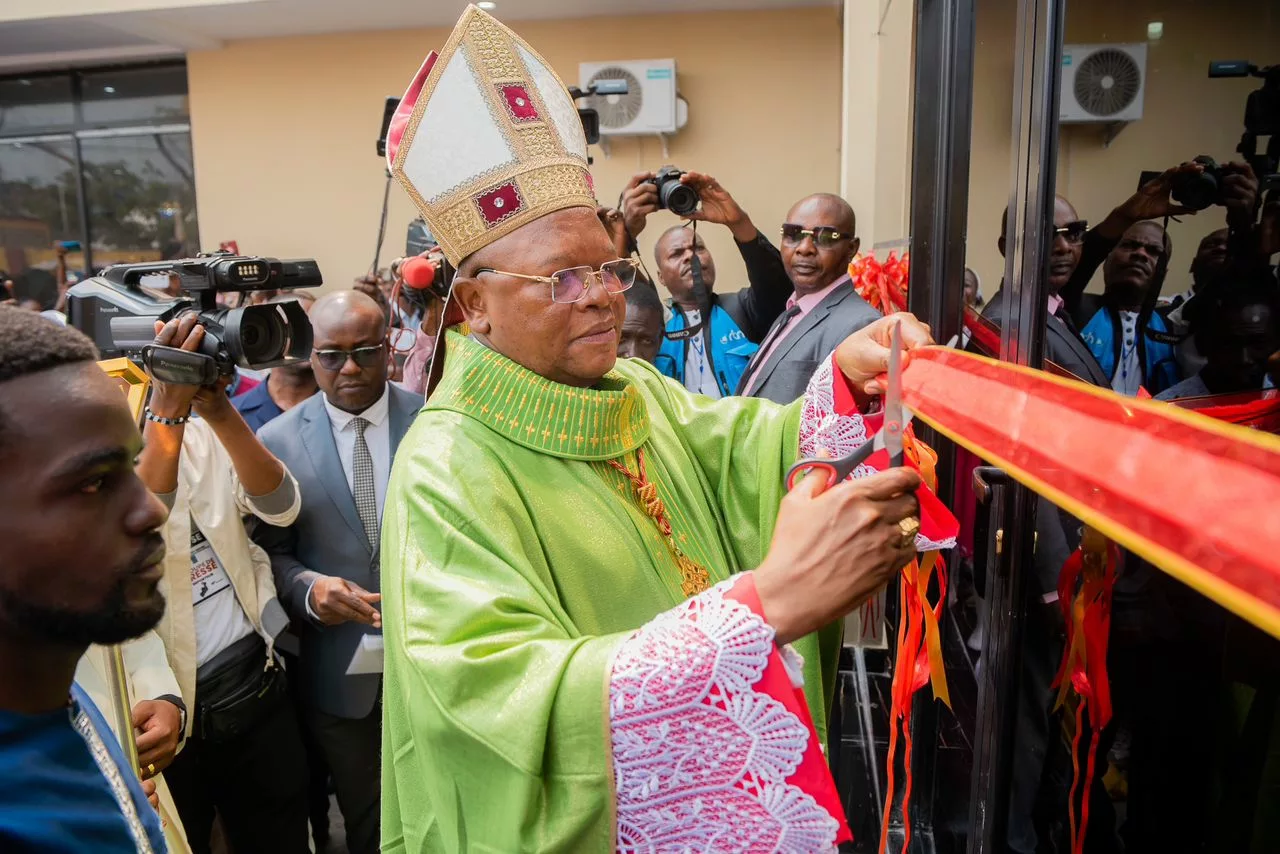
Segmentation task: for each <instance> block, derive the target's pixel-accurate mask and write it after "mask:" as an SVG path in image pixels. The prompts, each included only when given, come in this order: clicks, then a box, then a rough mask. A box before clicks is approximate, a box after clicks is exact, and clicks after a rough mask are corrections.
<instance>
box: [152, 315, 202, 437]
mask: <svg viewBox="0 0 1280 854" xmlns="http://www.w3.org/2000/svg"><path fill="white" fill-rule="evenodd" d="M155 330H156V339H155V345H156V346H157V347H174V348H176V349H178V350H184V351H186V352H188V353H195V352H198V351H199V349H200V342H201V341H203V340H204V326H202V325H201V324H200V317H199V315H197V314H196V313H195V312H194V311H190V312H185V313H183V314H180V315H179V316H177V317H174V318H171V319H170V320H168V321H167V322H161V321H159V320H157V321H156V322H155ZM147 374H148V376H150V377H151V401H150V403H149V404H148V406H147V408H148V409H150V410H151V412H152V413H153V414H155V415H157V416H159V417H161V418H185V417H187V416H188V415H189V414H190V413H191V406H192V403H193V402H194V400H195V397H196V394H197V393H198V392H199V391H200V389H201V386H198V385H182V384H178V383H172V382H164V381H163V380H160V379H157V378H156V375H155V374H154V373H152V370H151V366H150V364H148V365H147Z"/></svg>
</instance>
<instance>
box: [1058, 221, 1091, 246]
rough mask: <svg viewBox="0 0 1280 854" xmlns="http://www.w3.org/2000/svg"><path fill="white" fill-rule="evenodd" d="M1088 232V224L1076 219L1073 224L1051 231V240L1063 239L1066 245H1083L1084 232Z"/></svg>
mask: <svg viewBox="0 0 1280 854" xmlns="http://www.w3.org/2000/svg"><path fill="white" fill-rule="evenodd" d="M1088 230H1089V222H1088V221H1087V220H1083V219H1078V220H1076V221H1075V222H1069V223H1067V224H1066V225H1063V226H1059V227H1056V228H1054V230H1053V239H1054V240H1057V239H1058V238H1059V237H1065V238H1066V239H1067V242H1068V243H1084V235H1085V232H1087V231H1088Z"/></svg>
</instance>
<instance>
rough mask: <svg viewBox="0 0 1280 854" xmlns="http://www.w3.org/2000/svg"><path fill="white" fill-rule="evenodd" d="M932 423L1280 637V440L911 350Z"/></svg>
mask: <svg viewBox="0 0 1280 854" xmlns="http://www.w3.org/2000/svg"><path fill="white" fill-rule="evenodd" d="M903 401H904V403H905V404H906V405H907V406H908V407H910V408H911V409H912V411H914V412H915V413H916V415H917V416H918V417H920V418H921V419H922V420H924V421H926V422H928V423H929V424H930V425H932V426H933V427H935V428H936V429H938V430H939V431H940V432H941V433H943V434H945V435H946V436H948V437H949V438H951V439H952V440H953V441H955V442H957V443H958V444H960V445H962V446H964V447H965V448H967V449H969V450H970V451H972V452H973V453H975V454H978V455H979V456H981V457H983V458H984V459H987V460H989V461H991V462H992V463H994V464H996V465H999V466H1001V467H1002V468H1004V469H1005V470H1006V471H1007V472H1008V473H1009V474H1010V475H1011V476H1012V477H1014V478H1015V479H1017V480H1019V481H1021V482H1022V483H1023V484H1025V485H1026V486H1028V487H1030V488H1031V489H1033V490H1034V491H1036V492H1038V493H1040V494H1042V495H1044V496H1046V497H1048V498H1049V499H1050V500H1051V501H1053V502H1054V503H1055V504H1058V505H1059V506H1061V507H1063V508H1065V509H1066V510H1067V511H1068V512H1070V513H1072V514H1073V515H1075V516H1076V517H1077V518H1079V519H1081V520H1082V521H1083V522H1084V523H1085V524H1087V525H1089V526H1091V527H1094V528H1097V529H1098V530H1100V531H1101V532H1102V533H1103V534H1105V535H1106V536H1107V537H1109V538H1110V539H1113V540H1115V541H1117V542H1119V543H1120V544H1122V545H1123V546H1124V547H1125V548H1127V549H1129V550H1130V551H1132V552H1134V553H1136V554H1138V555H1140V556H1141V557H1143V558H1145V559H1146V560H1148V561H1150V562H1151V563H1152V564H1153V565H1155V566H1158V567H1160V568H1161V569H1163V570H1165V571H1166V572H1169V573H1170V574H1172V575H1174V576H1175V577H1177V578H1179V579H1180V580H1182V581H1184V582H1186V583H1188V584H1190V585H1191V586H1193V587H1195V588H1196V589H1197V590H1199V591H1200V592H1201V593H1203V594H1205V595H1207V596H1209V597H1210V598H1212V599H1214V600H1215V601H1217V602H1219V603H1220V604H1222V605H1223V606H1224V607H1226V608H1228V609H1230V610H1232V611H1234V612H1235V613H1237V614H1239V615H1240V616H1242V617H1244V618H1245V619H1247V620H1249V621H1250V622H1252V623H1254V624H1255V625H1257V626H1259V627H1260V628H1262V629H1264V630H1266V631H1268V632H1271V633H1272V634H1274V635H1276V636H1277V637H1280V514H1277V513H1276V508H1277V507H1280V439H1277V438H1276V437H1274V436H1270V435H1267V434H1262V433H1258V432H1257V431H1251V430H1246V429H1243V428H1239V427H1235V426H1231V425H1227V424H1223V423H1221V422H1219V421H1214V420H1213V419H1210V418H1206V417H1204V416H1201V415H1197V414H1194V413H1190V412H1186V411H1183V410H1181V409H1179V408H1177V407H1173V406H1169V405H1167V404H1163V403H1158V402H1154V401H1143V400H1137V399H1134V398H1125V397H1121V396H1119V395H1117V394H1114V393H1113V392H1110V391H1106V390H1102V389H1098V388H1095V387H1093V386H1089V385H1086V384H1084V383H1079V382H1073V381H1070V380H1064V379H1061V378H1057V377H1053V376H1050V375H1048V374H1046V373H1044V372H1042V371H1035V370H1031V369H1029V368H1023V367H1019V366H1016V365H1009V364H1005V363H1001V362H996V361H993V360H991V359H987V358H984V357H981V356H976V355H973V354H970V353H963V352H959V351H956V350H950V349H946V348H941V347H929V348H924V349H922V350H916V351H913V352H912V353H911V357H910V359H908V363H907V366H906V368H905V369H904V371H903Z"/></svg>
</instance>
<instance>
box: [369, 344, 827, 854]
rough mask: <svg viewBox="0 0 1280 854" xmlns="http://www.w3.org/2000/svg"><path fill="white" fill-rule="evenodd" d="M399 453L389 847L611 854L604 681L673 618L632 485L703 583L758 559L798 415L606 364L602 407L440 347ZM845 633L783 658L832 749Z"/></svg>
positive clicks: (480, 352) (385, 792)
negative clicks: (632, 474)
mask: <svg viewBox="0 0 1280 854" xmlns="http://www.w3.org/2000/svg"><path fill="white" fill-rule="evenodd" d="M448 348H449V349H448V357H447V360H446V363H445V371H444V376H443V378H442V380H441V383H440V386H439V388H438V389H437V390H436V392H435V393H434V394H433V395H432V399H431V401H430V402H429V403H428V404H427V406H426V408H425V409H424V410H423V412H422V413H421V414H420V415H419V416H418V418H417V419H416V421H415V422H414V424H413V426H412V428H411V429H410V431H409V433H408V435H407V436H406V437H405V439H404V441H403V442H402V443H401V445H400V449H399V452H398V453H397V455H396V459H395V465H394V468H393V472H392V476H391V483H390V486H389V487H388V491H387V501H386V506H385V510H384V520H383V534H382V594H383V597H384V598H383V603H382V607H383V612H382V614H383V617H382V619H383V633H384V635H385V638H386V658H385V688H384V718H383V754H382V763H383V775H382V777H383V785H382V847H383V850H384V851H393V852H399V851H406V852H426V851H430V852H459V854H461V852H502V854H510V852H516V851H538V852H541V851H573V852H606V851H611V850H613V848H614V844H615V840H614V796H613V790H612V786H613V769H612V757H611V750H610V740H609V713H608V705H607V702H608V690H609V688H608V672H609V668H610V663H611V660H612V657H613V654H614V652H615V650H616V648H617V647H618V645H619V644H620V643H621V642H622V641H623V640H624V639H625V638H626V637H628V636H629V635H630V634H631V633H632V632H633V631H634V630H636V629H638V628H639V627H640V626H642V625H643V624H644V623H646V622H647V621H649V620H650V619H652V618H653V617H654V616H656V615H657V614H659V613H661V612H663V611H665V610H668V609H670V608H672V607H674V606H675V605H677V604H679V603H680V602H681V601H682V600H683V598H684V597H683V594H682V593H681V590H680V574H679V571H678V569H677V566H676V562H675V559H674V558H673V556H672V554H671V551H670V549H669V548H668V546H667V544H666V541H665V540H664V539H663V537H662V536H661V534H660V533H659V532H658V529H657V527H656V525H655V524H654V521H653V519H651V518H650V517H648V516H646V515H645V514H644V512H643V511H642V510H641V508H640V506H639V505H638V503H637V502H636V500H635V498H634V493H633V492H632V487H631V485H630V484H629V482H628V481H627V480H626V479H625V478H624V476H623V475H621V474H620V473H619V472H617V471H615V470H614V469H613V468H612V467H610V466H609V465H608V463H606V462H604V459H606V458H609V457H615V458H617V459H619V461H623V460H625V461H626V464H627V465H628V466H629V467H630V468H631V469H632V470H633V471H634V470H635V463H636V459H635V451H636V449H637V448H642V449H643V455H644V460H645V466H646V469H647V474H648V477H649V479H650V480H652V481H654V482H656V483H657V484H658V489H659V494H660V495H661V497H662V499H663V501H664V503H665V505H666V508H667V514H668V518H669V519H670V521H671V525H672V529H673V532H674V535H675V537H676V539H677V541H678V542H679V544H680V547H681V549H682V550H683V551H684V552H685V553H686V554H687V555H688V556H690V557H691V558H693V559H694V560H696V561H698V562H699V563H700V564H702V565H703V566H704V567H706V568H707V570H708V572H709V573H710V576H711V581H712V583H715V582H718V581H721V580H724V579H726V578H728V577H729V576H730V575H731V574H733V573H735V572H740V571H743V570H747V569H751V568H753V567H755V566H757V565H758V564H759V563H760V561H761V559H762V558H763V557H764V554H765V551H766V550H767V547H768V543H769V539H770V536H771V534H772V531H773V526H774V522H775V519H776V515H777V508H778V503H779V501H780V500H781V498H782V481H783V477H784V475H785V472H786V469H787V467H788V466H789V465H790V464H791V463H792V462H794V460H795V456H796V449H797V431H798V427H799V418H800V405H799V404H793V405H791V406H787V407H781V406H778V405H776V404H773V403H770V402H769V401H766V400H758V399H753V398H730V399H727V400H724V401H712V400H709V399H707V398H704V397H698V396H694V395H691V394H689V393H688V392H687V391H685V389H684V388H682V387H681V386H679V385H678V384H676V383H674V382H672V381H671V380H668V379H666V378H665V377H663V376H661V375H660V374H659V373H658V372H657V371H656V370H655V369H654V368H653V367H652V366H650V365H648V364H645V363H643V362H639V361H634V360H619V362H618V366H617V368H616V369H615V370H614V371H613V372H611V373H610V374H609V375H608V376H606V377H605V378H604V379H603V380H602V381H601V383H600V384H599V385H598V387H597V388H596V389H588V390H582V389H572V388H570V387H567V386H562V385H558V384H555V383H551V382H548V381H546V380H544V379H542V378H541V377H538V376H536V375H534V374H532V373H530V372H528V371H526V370H524V369H523V368H521V367H519V366H518V365H516V364H515V363H513V362H511V361H509V360H507V359H505V358H504V357H502V356H499V355H497V354H495V353H493V352H491V351H489V350H488V349H486V348H485V347H483V346H482V345H481V344H479V343H477V342H475V341H472V340H469V339H464V338H461V337H460V336H457V335H450V337H449V340H448ZM839 631H840V628H839V626H838V625H836V626H832V627H831V628H830V629H828V630H824V632H823V633H822V635H823V637H822V643H821V646H822V651H823V653H825V654H822V655H820V654H819V646H820V644H819V640H818V637H817V636H811V637H809V638H805V639H803V640H802V641H800V642H798V643H797V644H796V647H797V649H798V650H799V651H800V652H801V653H802V654H803V655H804V656H805V659H806V687H805V691H806V694H807V696H808V699H809V706H810V710H811V712H812V713H813V717H814V722H815V724H816V726H817V729H818V732H819V733H824V734H825V727H826V710H827V708H828V706H829V699H830V696H831V692H832V690H833V688H834V682H835V668H836V663H837V660H836V655H837V652H838V643H839Z"/></svg>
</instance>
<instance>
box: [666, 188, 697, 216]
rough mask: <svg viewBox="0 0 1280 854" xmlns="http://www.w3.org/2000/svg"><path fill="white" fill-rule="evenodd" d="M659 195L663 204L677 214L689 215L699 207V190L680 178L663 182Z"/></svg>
mask: <svg viewBox="0 0 1280 854" xmlns="http://www.w3.org/2000/svg"><path fill="white" fill-rule="evenodd" d="M658 195H659V201H660V202H661V203H662V206H663V207H664V208H666V209H667V210H669V211H671V212H672V213H673V214H675V215H676V216H688V215H689V214H691V213H693V212H694V211H696V210H697V209H698V191H697V190H695V189H693V188H692V187H690V186H688V185H687V184H681V183H680V181H679V179H676V180H674V181H667V182H666V183H665V184H663V185H662V187H661V189H660V190H659V192H658Z"/></svg>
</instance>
